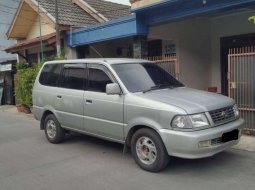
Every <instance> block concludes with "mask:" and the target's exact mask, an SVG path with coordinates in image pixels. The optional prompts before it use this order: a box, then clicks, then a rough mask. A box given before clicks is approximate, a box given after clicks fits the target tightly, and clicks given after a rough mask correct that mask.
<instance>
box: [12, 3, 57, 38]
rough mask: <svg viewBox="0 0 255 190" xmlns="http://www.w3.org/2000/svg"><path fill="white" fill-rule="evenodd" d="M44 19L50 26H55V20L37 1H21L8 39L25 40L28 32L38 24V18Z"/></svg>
mask: <svg viewBox="0 0 255 190" xmlns="http://www.w3.org/2000/svg"><path fill="white" fill-rule="evenodd" d="M38 10H39V12H40V16H41V17H42V18H44V19H45V20H46V21H47V23H48V24H52V25H54V23H55V18H54V17H53V16H52V15H50V14H49V13H48V12H47V11H46V10H45V9H44V8H43V7H42V6H40V5H38V2H37V1H36V0H21V1H20V4H19V6H18V8H17V11H16V13H15V16H14V18H13V20H12V23H11V25H10V27H9V29H8V32H7V37H8V38H12V39H24V38H25V37H26V35H27V32H28V31H29V30H30V28H31V27H32V25H33V24H34V23H35V22H36V18H37V16H38Z"/></svg>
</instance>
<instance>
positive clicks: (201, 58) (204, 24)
mask: <svg viewBox="0 0 255 190" xmlns="http://www.w3.org/2000/svg"><path fill="white" fill-rule="evenodd" d="M148 37H149V38H153V39H165V40H173V41H175V43H176V45H177V56H178V60H179V63H180V80H181V81H182V82H183V83H184V84H185V85H186V86H189V87H193V88H198V89H203V90H205V89H207V88H208V87H209V86H210V83H211V72H210V68H211V66H210V52H211V50H210V48H211V47H210V23H209V22H208V19H200V18H196V19H190V20H186V21H181V22H175V23H169V24H165V25H160V26H154V27H151V28H150V32H149V36H148Z"/></svg>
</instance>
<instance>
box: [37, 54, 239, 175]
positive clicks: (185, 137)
mask: <svg viewBox="0 0 255 190" xmlns="http://www.w3.org/2000/svg"><path fill="white" fill-rule="evenodd" d="M33 108H34V109H33V110H34V111H33V112H34V116H35V118H36V119H37V120H39V121H40V128H41V129H42V130H44V131H45V135H46V137H47V139H48V141H49V142H51V143H60V142H62V141H63V140H64V138H65V135H66V133H68V132H69V131H75V132H79V133H84V134H87V135H91V136H95V137H99V138H103V139H106V140H110V141H115V142H119V143H123V144H124V147H125V149H127V148H130V149H131V152H132V155H133V158H134V160H135V161H136V163H137V164H138V165H139V166H140V167H141V168H143V169H145V170H147V171H151V172H158V171H160V170H162V169H164V168H165V167H166V166H167V165H168V163H169V156H175V157H181V158H188V159H196V158H204V157H209V156H213V155H215V154H217V153H219V152H221V151H224V150H226V149H227V148H230V147H231V146H233V145H235V144H237V143H238V141H239V140H240V136H241V134H242V128H243V126H244V120H243V119H241V118H240V116H239V111H238V108H237V106H236V104H235V102H234V100H233V99H231V98H228V97H225V96H223V95H219V94H216V93H209V92H205V91H200V90H195V89H191V88H188V87H185V86H184V85H183V84H182V83H181V82H179V81H178V80H176V79H175V78H174V77H173V76H172V75H171V74H169V73H168V72H166V71H165V70H163V69H162V68H161V67H159V66H158V65H156V64H155V63H153V62H149V61H146V60H137V59H84V60H65V61H53V62H46V63H45V64H44V65H43V67H42V69H41V71H40V72H39V74H38V76H37V79H36V81H35V85H34V89H33Z"/></svg>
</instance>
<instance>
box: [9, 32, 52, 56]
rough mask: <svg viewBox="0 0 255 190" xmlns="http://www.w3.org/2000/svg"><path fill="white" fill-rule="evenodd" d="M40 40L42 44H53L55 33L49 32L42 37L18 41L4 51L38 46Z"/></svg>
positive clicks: (16, 50)
mask: <svg viewBox="0 0 255 190" xmlns="http://www.w3.org/2000/svg"><path fill="white" fill-rule="evenodd" d="M41 40H42V41H43V43H44V44H45V43H46V44H47V45H51V44H54V43H56V33H51V34H47V35H44V36H42V37H36V38H33V39H28V40H23V41H20V42H18V43H17V44H15V45H13V46H11V47H9V48H7V49H5V51H6V52H7V53H16V52H18V51H20V50H25V49H30V48H33V47H38V46H40V42H41Z"/></svg>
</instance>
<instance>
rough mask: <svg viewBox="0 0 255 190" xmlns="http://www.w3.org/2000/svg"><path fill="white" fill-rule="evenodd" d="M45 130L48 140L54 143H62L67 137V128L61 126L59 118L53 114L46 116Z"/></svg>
mask: <svg viewBox="0 0 255 190" xmlns="http://www.w3.org/2000/svg"><path fill="white" fill-rule="evenodd" d="M44 131H45V135H46V137H47V139H48V141H49V142H51V143H53V144H58V143H61V142H62V141H63V140H64V138H65V130H64V129H63V128H62V127H61V125H60V123H59V122H58V120H57V118H56V117H55V116H54V115H52V114H50V115H48V116H47V117H46V118H45V121H44Z"/></svg>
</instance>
